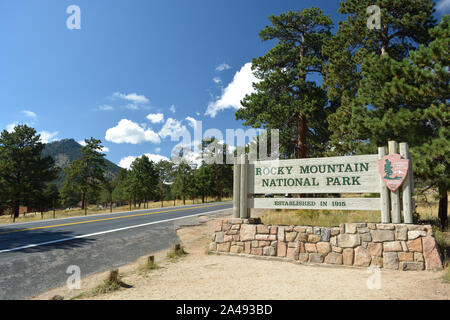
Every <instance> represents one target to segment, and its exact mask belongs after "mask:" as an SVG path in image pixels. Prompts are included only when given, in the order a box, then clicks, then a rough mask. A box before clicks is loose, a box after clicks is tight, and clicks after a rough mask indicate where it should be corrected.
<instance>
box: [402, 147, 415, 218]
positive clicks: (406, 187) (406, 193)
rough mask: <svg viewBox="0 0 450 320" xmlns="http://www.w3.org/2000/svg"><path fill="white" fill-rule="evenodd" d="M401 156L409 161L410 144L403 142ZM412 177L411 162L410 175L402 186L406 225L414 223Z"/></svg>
mask: <svg viewBox="0 0 450 320" xmlns="http://www.w3.org/2000/svg"><path fill="white" fill-rule="evenodd" d="M400 155H401V156H402V157H403V159H408V156H409V150H408V144H407V143H405V142H403V143H400ZM411 176H412V170H411V160H410V163H409V168H408V175H407V176H406V179H405V181H404V182H403V185H402V198H403V199H402V200H403V221H404V222H405V223H413V214H412V213H413V210H412V203H411V199H412V192H411V187H412V185H411Z"/></svg>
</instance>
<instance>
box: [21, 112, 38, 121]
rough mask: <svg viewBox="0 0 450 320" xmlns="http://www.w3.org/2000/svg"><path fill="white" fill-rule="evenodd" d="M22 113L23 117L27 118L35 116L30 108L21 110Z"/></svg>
mask: <svg viewBox="0 0 450 320" xmlns="http://www.w3.org/2000/svg"><path fill="white" fill-rule="evenodd" d="M22 113H23V114H24V115H25V117H28V118H33V119H34V118H36V117H37V114H36V113H34V112H33V111H30V110H23V111H22Z"/></svg>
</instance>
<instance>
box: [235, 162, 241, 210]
mask: <svg viewBox="0 0 450 320" xmlns="http://www.w3.org/2000/svg"><path fill="white" fill-rule="evenodd" d="M233 169H234V171H233V217H234V218H239V217H240V214H239V196H240V190H239V185H240V183H239V179H240V174H241V172H240V171H241V166H240V165H239V163H238V158H237V157H235V158H234V167H233Z"/></svg>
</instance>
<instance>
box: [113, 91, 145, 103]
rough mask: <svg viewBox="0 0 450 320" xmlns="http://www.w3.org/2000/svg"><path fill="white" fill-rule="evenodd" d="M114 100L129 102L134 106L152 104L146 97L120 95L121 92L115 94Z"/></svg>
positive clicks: (131, 94) (133, 94)
mask: <svg viewBox="0 0 450 320" xmlns="http://www.w3.org/2000/svg"><path fill="white" fill-rule="evenodd" d="M113 98H119V99H122V100H127V101H130V102H132V103H133V104H139V103H149V102H150V101H149V100H148V99H147V98H146V97H145V96H144V95H139V94H137V93H129V94H124V93H120V92H115V93H113Z"/></svg>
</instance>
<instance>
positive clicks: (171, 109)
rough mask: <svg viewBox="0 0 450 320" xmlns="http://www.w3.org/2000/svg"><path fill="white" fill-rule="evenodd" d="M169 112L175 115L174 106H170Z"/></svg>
mask: <svg viewBox="0 0 450 320" xmlns="http://www.w3.org/2000/svg"><path fill="white" fill-rule="evenodd" d="M169 110H170V111H172V113H175V111H177V110H176V108H175V106H174V105H171V106H170V108H169Z"/></svg>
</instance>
